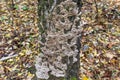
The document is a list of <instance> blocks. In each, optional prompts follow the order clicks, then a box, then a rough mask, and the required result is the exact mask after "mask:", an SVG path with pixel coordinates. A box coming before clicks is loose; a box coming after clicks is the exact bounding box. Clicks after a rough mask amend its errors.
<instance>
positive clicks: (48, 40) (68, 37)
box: [35, 0, 82, 80]
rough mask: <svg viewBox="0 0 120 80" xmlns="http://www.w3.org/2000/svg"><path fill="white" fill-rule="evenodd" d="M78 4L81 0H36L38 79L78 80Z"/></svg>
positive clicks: (79, 29)
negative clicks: (38, 42) (38, 50)
mask: <svg viewBox="0 0 120 80" xmlns="http://www.w3.org/2000/svg"><path fill="white" fill-rule="evenodd" d="M81 7H82V1H81V0H38V16H39V18H38V27H39V31H40V45H41V47H40V52H41V53H40V55H38V56H37V58H36V64H35V66H36V70H37V71H36V75H37V77H38V78H39V79H40V80H79V67H80V59H79V58H80V39H81V30H82V28H81V26H80V16H81V14H80V10H81ZM39 79H38V80H39Z"/></svg>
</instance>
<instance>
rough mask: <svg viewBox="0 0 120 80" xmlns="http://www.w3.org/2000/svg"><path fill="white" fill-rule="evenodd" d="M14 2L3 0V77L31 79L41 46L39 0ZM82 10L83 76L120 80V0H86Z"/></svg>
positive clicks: (0, 18)
mask: <svg viewBox="0 0 120 80" xmlns="http://www.w3.org/2000/svg"><path fill="white" fill-rule="evenodd" d="M11 4H12V3H11V2H10V1H8V2H5V1H1V2H0V80H31V79H32V78H33V77H34V76H35V68H34V60H35V56H36V55H37V54H39V46H40V45H39V44H38V43H39V38H38V37H39V36H38V35H39V31H38V27H37V0H18V1H17V0H16V2H15V4H14V5H11ZM96 6H97V7H96ZM82 13H83V14H82V18H81V25H83V28H84V30H83V33H82V35H83V37H82V41H81V44H82V48H81V53H80V54H81V55H80V65H81V66H80V78H81V80H106V79H107V80H120V58H119V57H120V0H114V1H112V0H99V1H97V2H96V3H95V2H94V0H84V2H83V8H82Z"/></svg>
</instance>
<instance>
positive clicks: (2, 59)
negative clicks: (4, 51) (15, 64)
mask: <svg viewBox="0 0 120 80" xmlns="http://www.w3.org/2000/svg"><path fill="white" fill-rule="evenodd" d="M16 56H18V54H15V55H13V56H7V57H2V58H1V59H0V61H4V60H7V59H10V58H13V57H16Z"/></svg>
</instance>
